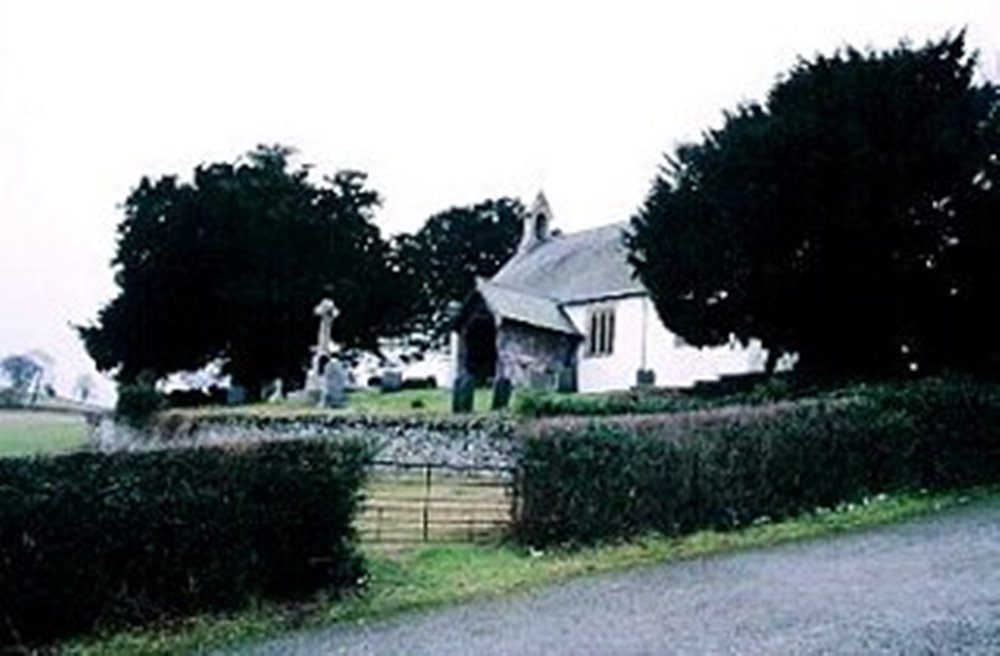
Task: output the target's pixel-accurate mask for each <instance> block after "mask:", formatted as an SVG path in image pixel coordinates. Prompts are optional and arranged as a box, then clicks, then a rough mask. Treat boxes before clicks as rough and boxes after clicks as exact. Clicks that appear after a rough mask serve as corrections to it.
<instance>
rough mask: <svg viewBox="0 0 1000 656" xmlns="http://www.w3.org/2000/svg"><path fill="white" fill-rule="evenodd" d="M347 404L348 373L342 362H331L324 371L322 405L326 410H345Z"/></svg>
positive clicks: (334, 360)
mask: <svg viewBox="0 0 1000 656" xmlns="http://www.w3.org/2000/svg"><path fill="white" fill-rule="evenodd" d="M346 404H347V372H346V371H345V370H344V365H342V364H340V360H336V359H333V360H330V361H329V362H327V363H326V367H325V368H324V369H323V388H322V393H321V395H320V405H322V406H323V407H324V408H343V407H344V406H345V405H346Z"/></svg>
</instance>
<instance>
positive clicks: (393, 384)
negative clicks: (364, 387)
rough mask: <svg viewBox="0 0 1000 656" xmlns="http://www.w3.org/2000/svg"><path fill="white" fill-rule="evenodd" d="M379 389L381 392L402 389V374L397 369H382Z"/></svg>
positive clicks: (387, 392)
mask: <svg viewBox="0 0 1000 656" xmlns="http://www.w3.org/2000/svg"><path fill="white" fill-rule="evenodd" d="M379 389H381V390H382V393H383V394H389V393H392V392H398V391H399V390H401V389H403V374H402V373H400V372H398V371H383V372H382V380H381V381H380V382H379Z"/></svg>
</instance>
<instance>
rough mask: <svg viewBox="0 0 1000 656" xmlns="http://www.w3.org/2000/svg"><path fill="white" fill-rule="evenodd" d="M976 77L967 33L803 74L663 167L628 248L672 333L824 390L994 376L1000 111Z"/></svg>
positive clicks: (813, 65)
mask: <svg viewBox="0 0 1000 656" xmlns="http://www.w3.org/2000/svg"><path fill="white" fill-rule="evenodd" d="M975 68H976V61H975V56H974V55H970V54H968V53H967V52H966V48H965V39H964V35H963V34H959V35H958V36H955V37H946V38H944V39H942V40H940V41H938V42H932V43H929V44H927V45H925V46H923V47H920V48H914V47H912V46H910V45H907V44H902V45H900V46H899V47H897V48H895V49H892V50H890V51H885V52H861V51H857V50H854V49H846V50H843V51H841V52H838V53H836V54H834V55H833V56H819V57H816V58H815V59H812V60H801V61H800V62H799V63H798V64H797V65H796V66H795V67H794V68H793V69H792V70H791V71H790V72H789V73H788V74H787V75H786V76H784V77H783V78H782V79H781V80H780V81H779V82H778V83H777V84H776V85H775V86H774V88H773V89H772V90H771V91H770V93H769V95H768V97H767V100H766V102H764V103H749V104H745V105H742V106H740V107H739V108H737V109H736V110H735V111H734V112H731V113H728V114H726V116H725V121H724V124H723V126H722V127H721V128H720V129H716V130H710V131H708V132H706V133H705V135H704V137H703V139H702V140H701V141H700V142H698V143H694V144H689V145H685V146H683V147H681V148H679V149H678V150H677V151H676V154H675V155H674V156H673V157H668V158H667V163H666V165H665V166H664V168H663V169H662V171H661V174H660V176H659V177H658V179H656V180H655V182H654V183H653V187H652V190H651V191H650V193H649V196H648V197H647V199H646V201H645V203H644V205H643V206H642V208H641V209H640V210H639V212H638V213H637V215H636V216H635V217H634V218H633V220H632V237H631V238H630V248H631V252H632V260H633V262H634V264H635V266H636V268H637V270H638V273H639V275H640V277H641V279H642V281H643V282H644V283H645V285H646V286H647V287H648V288H649V290H650V292H651V294H652V296H653V299H654V301H655V303H656V306H657V309H658V310H659V313H660V315H661V317H662V318H663V320H664V321H665V323H666V324H667V325H668V326H669V327H671V328H672V329H673V330H675V331H677V332H678V333H679V334H680V335H681V336H683V337H684V338H685V339H686V340H687V341H688V342H690V343H692V344H695V345H699V346H702V345H715V344H721V343H724V342H725V341H726V340H727V339H729V336H730V335H735V336H736V337H738V338H739V339H741V340H744V341H745V340H748V339H750V338H754V337H757V338H760V339H762V340H763V342H764V344H765V346H767V347H768V348H770V349H772V351H773V352H775V353H778V352H795V353H798V354H799V355H800V357H801V361H800V364H801V366H802V367H803V368H804V369H805V370H807V371H814V372H817V373H819V374H822V375H828V376H841V375H849V376H856V375H863V376H864V375H875V376H880V375H896V374H900V373H904V372H908V371H911V370H913V369H914V368H916V369H917V370H919V371H921V372H923V371H928V370H931V371H934V370H941V369H960V370H975V369H982V368H984V367H987V366H990V365H991V363H992V360H993V357H994V352H995V351H996V349H995V347H994V342H995V335H996V334H997V331H998V328H1000V326H998V324H997V321H996V320H994V319H993V316H994V314H995V313H994V312H993V307H992V306H993V305H994V304H995V299H996V298H997V297H998V294H1000V278H998V274H997V267H996V266H995V263H994V260H995V259H996V258H997V257H998V255H1000V195H998V194H1000V95H998V92H997V88H996V87H995V86H994V85H992V84H990V83H988V82H983V81H977V80H976V77H975Z"/></svg>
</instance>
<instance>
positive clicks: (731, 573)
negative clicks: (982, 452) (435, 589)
mask: <svg viewBox="0 0 1000 656" xmlns="http://www.w3.org/2000/svg"><path fill="white" fill-rule="evenodd" d="M242 653H243V654H254V655H275V654H407V655H417V654H438V655H449V654H463V655H464V654H473V655H475V656H487V655H489V654H516V655H518V656H528V655H533V654H1000V501H998V500H992V501H986V502H978V503H976V504H973V505H969V506H965V507H961V508H958V509H954V510H949V511H946V512H944V513H940V514H937V515H934V516H930V517H926V518H922V519H919V520H915V521H911V522H908V523H904V524H898V525H893V526H888V527H882V528H878V529H873V530H868V531H864V532H860V533H853V534H848V535H841V536H837V537H833V538H828V539H821V540H812V541H808V542H800V543H793V544H786V545H781V546H778V547H774V548H769V549H760V550H755V551H749V552H743V553H737V554H730V555H723V556H715V557H709V558H704V559H699V560H693V561H687V562H682V563H677V564H668V565H659V566H651V567H645V568H641V569H636V570H632V571H629V572H626V573H622V574H612V575H602V576H596V577H591V578H585V579H577V580H575V581H572V582H569V583H566V584H562V585H557V586H554V587H551V588H547V589H545V590H542V591H539V592H536V593H533V594H528V595H522V596H518V597H512V598H507V599H503V600H500V601H488V602H482V603H473V604H467V605H462V606H456V607H452V608H446V609H442V610H437V611H432V612H428V613H421V614H413V615H405V616H401V617H398V618H395V619H392V620H389V621H384V622H377V623H374V624H371V625H367V626H355V625H351V626H340V627H334V628H330V629H323V630H315V631H310V632H304V633H299V634H293V635H289V636H286V637H284V638H281V639H278V640H274V641H271V642H267V643H263V644H260V645H256V646H254V647H252V648H250V649H247V650H244V651H243V652H242Z"/></svg>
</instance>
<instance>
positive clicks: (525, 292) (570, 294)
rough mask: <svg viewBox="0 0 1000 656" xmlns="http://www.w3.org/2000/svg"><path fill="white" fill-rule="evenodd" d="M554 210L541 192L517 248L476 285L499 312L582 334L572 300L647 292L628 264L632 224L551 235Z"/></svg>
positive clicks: (496, 312)
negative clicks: (627, 232) (572, 314)
mask: <svg viewBox="0 0 1000 656" xmlns="http://www.w3.org/2000/svg"><path fill="white" fill-rule="evenodd" d="M550 221H551V211H550V210H549V207H548V202H547V201H546V200H545V196H544V195H542V194H541V193H539V195H538V198H537V199H536V200H535V204H534V206H533V207H532V209H531V212H529V215H528V217H527V218H526V219H525V230H524V237H523V239H522V241H521V245H520V247H519V249H518V252H517V253H516V254H515V255H514V257H512V258H511V259H510V260H509V261H508V262H507V263H506V264H505V265H504V266H503V268H501V269H500V271H498V272H497V274H496V275H495V276H493V278H491V279H490V280H479V281H478V282H477V285H476V290H477V291H478V292H479V294H480V296H481V297H482V298H483V300H484V301H485V302H486V305H487V306H488V307H489V308H490V311H491V312H493V314H494V315H496V316H497V317H500V318H506V319H510V320H513V321H519V322H522V323H527V324H531V325H534V326H538V327H540V328H546V329H548V330H554V331H557V332H562V333H569V334H572V335H579V331H578V330H577V329H576V328H575V327H574V326H573V323H572V321H570V319H569V317H568V316H567V315H566V312H565V311H564V310H563V306H564V305H567V304H575V303H586V302H591V301H596V300H600V299H604V298H615V297H621V296H631V295H635V294H645V293H646V290H645V288H644V287H643V286H642V283H640V282H639V281H638V280H637V279H636V278H635V277H634V275H633V269H632V266H631V265H630V264H629V263H628V252H627V250H626V248H625V243H624V234H625V230H626V228H627V226H628V224H627V223H613V224H610V225H606V226H601V227H599V228H593V229H591V230H584V231H582V232H576V233H571V234H550V233H549V229H548V226H549V222H550Z"/></svg>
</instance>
